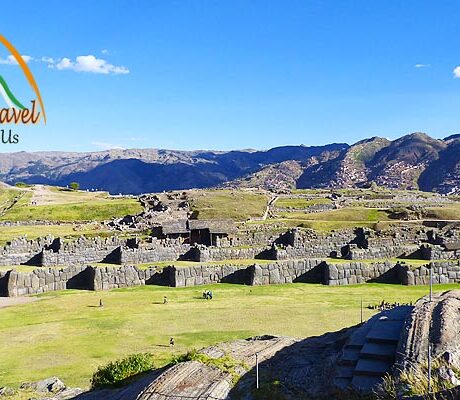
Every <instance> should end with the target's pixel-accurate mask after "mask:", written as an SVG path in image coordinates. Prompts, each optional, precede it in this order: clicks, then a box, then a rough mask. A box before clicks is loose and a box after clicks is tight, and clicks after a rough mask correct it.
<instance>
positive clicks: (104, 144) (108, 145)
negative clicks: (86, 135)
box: [91, 142, 124, 150]
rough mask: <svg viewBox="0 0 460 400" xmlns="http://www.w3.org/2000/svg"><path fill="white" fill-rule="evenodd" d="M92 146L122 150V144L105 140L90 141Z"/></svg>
mask: <svg viewBox="0 0 460 400" xmlns="http://www.w3.org/2000/svg"><path fill="white" fill-rule="evenodd" d="M91 144H92V145H93V146H96V147H99V148H100V149H102V150H124V147H123V146H120V145H119V144H112V143H107V142H91Z"/></svg>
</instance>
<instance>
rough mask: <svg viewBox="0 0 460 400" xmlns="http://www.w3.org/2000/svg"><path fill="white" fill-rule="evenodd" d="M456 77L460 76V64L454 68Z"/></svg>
mask: <svg viewBox="0 0 460 400" xmlns="http://www.w3.org/2000/svg"><path fill="white" fill-rule="evenodd" d="M453 72H454V78H460V65H459V66H457V67H455V68H454V71H453Z"/></svg>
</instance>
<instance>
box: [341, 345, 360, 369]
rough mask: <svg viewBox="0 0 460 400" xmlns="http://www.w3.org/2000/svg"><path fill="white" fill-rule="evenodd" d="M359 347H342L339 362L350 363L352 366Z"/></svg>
mask: <svg viewBox="0 0 460 400" xmlns="http://www.w3.org/2000/svg"><path fill="white" fill-rule="evenodd" d="M359 354H360V349H355V348H352V347H345V348H344V349H343V353H342V356H341V357H340V360H339V363H340V364H341V365H352V366H354V365H355V364H356V363H357V362H358V360H359Z"/></svg>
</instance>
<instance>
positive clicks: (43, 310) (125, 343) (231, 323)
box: [0, 284, 458, 387]
mask: <svg viewBox="0 0 460 400" xmlns="http://www.w3.org/2000/svg"><path fill="white" fill-rule="evenodd" d="M454 287H458V285H442V286H437V287H436V291H441V290H446V289H450V288H454ZM205 288H212V290H213V291H214V294H215V299H214V300H212V301H205V300H203V299H201V294H202V291H203V290H204V289H205ZM427 291H428V289H427V287H422V286H413V287H404V286H399V285H383V284H380V285H379V284H366V285H360V286H343V287H330V286H322V285H314V284H291V285H279V286H277V285H273V286H259V287H247V286H240V285H227V284H221V285H214V286H212V287H195V288H181V289H177V288H166V287H156V286H144V287H138V288H130V289H119V290H113V291H110V292H103V293H101V292H99V293H95V292H85V291H80V292H77V291H67V292H55V293H50V294H46V295H42V296H40V297H41V300H39V301H37V302H34V303H29V304H25V305H20V306H15V307H10V308H4V309H0V319H1V321H2V322H1V324H0V343H3V344H5V345H4V346H2V351H1V352H0V382H1V384H2V385H18V384H19V383H20V382H23V381H27V380H34V379H39V378H44V377H48V376H53V375H58V376H59V377H61V378H62V379H63V380H64V381H65V382H66V383H67V384H69V385H71V386H74V385H77V386H83V387H85V386H88V384H89V378H90V376H91V374H92V372H93V371H94V370H95V369H96V368H97V367H98V366H99V365H100V364H103V363H106V362H107V361H108V360H113V359H115V358H119V357H121V356H123V355H125V354H128V353H133V352H141V351H150V352H153V353H154V354H155V357H156V359H157V365H161V364H164V363H166V362H167V360H169V358H170V357H171V353H172V351H171V350H170V348H169V347H168V346H167V343H168V340H169V337H171V336H173V337H174V338H175V339H176V347H175V349H174V350H173V351H174V353H182V352H185V351H186V350H188V349H191V348H200V347H202V346H206V345H209V344H212V343H215V342H220V341H225V340H232V339H235V338H245V337H248V336H251V335H255V334H265V333H267V334H268V333H271V334H278V335H291V336H298V337H306V336H311V335H319V334H322V333H324V332H327V331H332V330H337V329H340V328H343V327H346V326H351V325H354V324H356V323H359V318H360V312H359V306H360V300H361V299H363V301H364V304H365V305H367V304H376V303H379V302H381V301H382V300H383V299H385V300H387V301H399V302H408V301H414V300H416V299H417V298H419V297H420V296H422V295H424V294H426V293H427ZM165 295H166V296H168V298H169V304H167V305H164V304H162V300H163V296H165ZM100 298H102V299H103V301H104V308H103V309H100V308H98V307H95V306H96V305H97V304H98V303H99V299H100ZM371 314H372V311H371V310H368V309H365V317H366V318H368V317H369V316H370V315H371ZM6 344H8V345H6Z"/></svg>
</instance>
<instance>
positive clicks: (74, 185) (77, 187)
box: [69, 182, 80, 190]
mask: <svg viewBox="0 0 460 400" xmlns="http://www.w3.org/2000/svg"><path fill="white" fill-rule="evenodd" d="M69 187H70V188H71V189H72V190H78V189H80V184H79V183H78V182H71V183H70V185H69Z"/></svg>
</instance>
